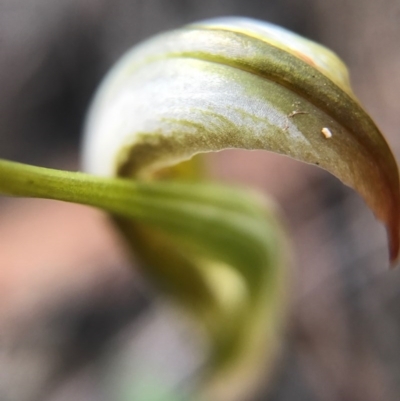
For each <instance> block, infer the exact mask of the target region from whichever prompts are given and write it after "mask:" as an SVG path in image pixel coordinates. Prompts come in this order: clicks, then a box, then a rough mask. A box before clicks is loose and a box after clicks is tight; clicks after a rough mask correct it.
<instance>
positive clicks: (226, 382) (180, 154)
mask: <svg viewBox="0 0 400 401" xmlns="http://www.w3.org/2000/svg"><path fill="white" fill-rule="evenodd" d="M232 148H237V149H248V150H255V149H264V150H268V151H272V152H277V153H280V154H283V155H286V156H290V157H292V158H294V159H296V160H299V161H302V162H306V163H311V164H314V165H316V166H318V167H320V168H323V169H325V170H327V171H328V172H330V173H332V174H333V175H335V176H336V177H337V178H339V179H340V180H341V181H342V182H343V183H344V184H346V185H348V186H350V187H352V188H353V189H355V190H356V191H357V192H358V193H359V194H360V195H361V196H362V197H363V198H364V200H365V202H366V203H367V205H368V206H369V207H370V208H371V209H372V211H373V212H374V214H375V215H376V217H377V218H378V219H379V220H381V221H382V222H383V223H384V224H385V226H386V229H387V233H388V239H389V253H390V260H391V261H392V263H394V262H395V261H396V259H397V257H398V254H399V224H400V208H399V206H400V202H399V201H400V192H399V175H398V169H397V165H396V161H395V159H394V157H393V155H392V153H391V151H390V149H389V147H388V145H387V143H386V141H385V139H384V137H383V136H382V134H381V133H380V131H379V130H378V128H377V127H376V125H375V124H374V122H373V121H372V119H371V118H370V117H369V116H368V114H367V113H366V112H365V111H364V110H363V108H362V107H361V106H360V103H359V102H358V101H357V99H356V97H355V95H354V94H353V92H352V90H351V88H350V84H349V79H348V72H347V69H346V67H345V65H344V64H343V62H342V61H341V60H340V59H339V58H338V57H337V56H336V55H335V54H334V53H332V52H331V51H330V50H328V49H326V48H324V47H323V46H321V45H318V44H316V43H313V42H312V41H310V40H307V39H304V38H302V37H300V36H298V35H296V34H294V33H291V32H289V31H287V30H285V29H283V28H280V27H277V26H275V25H272V24H268V23H265V22H260V21H254V20H250V19H246V18H219V19H213V20H209V21H203V22H198V23H195V24H192V25H188V26H185V27H183V28H181V29H177V30H173V31H171V32H166V33H162V34H160V35H158V36H156V37H154V38H152V39H150V40H147V41H145V42H144V43H142V44H140V45H138V46H136V47H134V48H133V49H132V50H130V51H129V52H128V53H127V54H126V55H125V56H123V58H122V59H121V60H120V61H119V62H118V63H117V64H116V66H115V67H113V69H112V70H111V72H110V73H109V74H108V75H107V77H106V78H105V80H104V82H103V83H102V84H101V86H100V89H99V90H98V92H97V94H96V96H95V98H94V101H93V103H92V106H91V108H90V111H89V114H88V117H87V123H86V127H85V135H84V143H83V152H82V163H83V166H84V170H85V171H86V173H74V172H66V171H59V170H51V169H45V168H41V167H34V166H28V165H23V164H19V163H15V162H10V161H5V160H1V161H0V193H3V194H7V195H13V196H30V197H41V198H49V199H58V200H64V201H68V202H76V203H82V204H86V205H92V206H94V207H98V208H101V209H103V210H105V211H107V212H108V213H110V215H111V216H113V219H114V221H115V223H116V225H117V227H118V228H119V229H120V230H122V232H123V233H124V234H125V236H126V238H127V240H128V242H129V244H130V245H131V248H132V251H133V252H134V253H135V254H137V255H139V256H140V258H141V260H142V271H143V274H144V275H145V276H146V277H147V278H148V280H149V281H150V282H151V283H153V285H154V286H155V287H156V288H158V289H159V290H160V292H161V293H163V294H165V295H167V296H168V297H170V299H171V300H173V302H175V304H176V305H178V306H179V307H181V308H183V309H184V310H186V311H187V312H188V315H190V316H191V317H192V319H193V320H194V321H195V322H196V323H197V324H198V327H199V328H200V330H202V332H204V333H205V336H206V337H207V339H208V341H209V344H210V355H209V358H208V361H209V362H208V364H207V367H206V368H205V372H204V376H203V379H202V381H201V385H200V389H199V394H201V395H202V396H203V398H204V399H212V400H234V399H241V398H240V397H244V394H246V392H248V391H250V389H251V388H252V387H253V386H254V384H255V383H256V382H257V380H259V379H260V377H261V375H265V371H266V370H268V369H271V367H272V364H273V361H274V359H275V355H276V353H277V350H278V349H279V344H280V338H281V335H282V325H283V321H284V316H285V305H286V294H287V260H286V259H287V258H286V256H285V255H286V250H287V245H286V242H287V241H286V236H285V234H284V230H283V229H282V225H281V223H280V220H279V217H277V214H276V207H274V206H273V205H272V203H271V202H270V201H267V200H266V199H264V198H263V197H262V196H260V195H259V194H256V193H248V192H246V191H243V190H241V189H237V188H231V187H227V186H225V185H221V184H216V183H208V182H206V181H204V178H203V171H202V169H201V166H200V162H199V157H200V158H201V154H204V153H207V152H217V151H221V150H224V149H232ZM196 155H200V156H196ZM194 156H196V157H194ZM266 157H267V156H266Z"/></svg>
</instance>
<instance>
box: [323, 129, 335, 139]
mask: <svg viewBox="0 0 400 401" xmlns="http://www.w3.org/2000/svg"><path fill="white" fill-rule="evenodd" d="M321 132H322V135H323V136H324V137H325V138H326V139H329V138H332V132H331V130H330V129H329V128H322V130H321Z"/></svg>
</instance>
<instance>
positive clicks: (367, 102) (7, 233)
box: [0, 0, 400, 401]
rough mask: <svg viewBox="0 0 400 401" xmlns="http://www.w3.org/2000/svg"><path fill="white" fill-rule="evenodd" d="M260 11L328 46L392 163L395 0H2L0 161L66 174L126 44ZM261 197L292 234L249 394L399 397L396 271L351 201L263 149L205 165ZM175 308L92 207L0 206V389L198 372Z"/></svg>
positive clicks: (56, 398) (327, 400) (102, 391)
mask: <svg viewBox="0 0 400 401" xmlns="http://www.w3.org/2000/svg"><path fill="white" fill-rule="evenodd" d="M222 15H244V16H249V17H255V18H258V19H263V20H267V21H270V22H273V23H276V24H280V25H282V26H284V27H287V28H289V29H291V30H294V31H296V32H298V33H300V34H302V35H304V36H307V37H309V38H311V39H314V40H316V41H318V42H321V43H323V44H325V45H326V46H328V47H330V48H332V49H333V50H334V51H335V52H336V53H338V54H339V55H340V56H341V57H342V58H343V59H344V60H345V62H346V63H347V64H348V66H349V68H350V71H351V77H352V83H353V86H354V89H355V92H356V94H357V95H358V96H359V98H360V99H361V101H362V103H363V104H364V106H365V108H366V109H367V110H368V111H369V112H370V114H371V115H372V116H373V118H374V119H375V121H376V122H377V124H378V126H379V127H380V128H381V129H382V131H383V132H384V133H385V135H386V138H387V140H388V142H389V143H390V145H391V147H392V149H393V151H394V153H395V155H396V157H397V159H399V157H400V137H399V135H398V129H399V128H398V127H399V126H400V113H399V110H398V109H399V106H398V105H399V93H400V51H399V42H400V1H399V0H380V1H379V2H378V1H375V0H354V1H345V0H324V1H321V0H302V1H298V0H279V1H278V0H231V1H229V0H222V1H215V0H214V1H212V0H146V1H145V0H58V1H52V0H30V1H26V0H0V91H1V96H0V157H2V158H8V159H12V160H17V161H23V162H29V163H34V164H38V165H44V166H52V167H58V168H66V169H71V170H77V169H79V145H80V135H81V131H82V123H83V118H84V115H85V112H86V110H87V107H88V104H89V101H90V98H91V96H92V95H93V92H94V90H95V88H96V86H97V84H98V83H99V81H100V79H101V77H102V76H103V75H104V73H105V72H106V71H107V70H108V68H109V67H110V66H111V65H112V64H113V63H114V62H115V61H116V60H117V59H118V57H119V56H121V55H122V54H123V53H124V52H125V51H126V50H127V49H128V48H130V47H131V46H133V45H134V44H136V43H137V42H139V41H140V40H142V39H145V38H147V37H149V36H150V35H153V34H155V33H157V32H160V31H163V30H167V29H172V28H177V27H180V26H181V25H183V24H186V23H189V22H192V21H195V20H199V19H204V18H210V17H214V16H222ZM209 164H210V171H211V173H212V175H213V176H214V177H216V178H218V179H224V180H225V181H229V182H232V183H241V184H244V185H247V186H252V187H256V188H258V189H260V190H261V191H263V192H264V193H266V194H269V195H270V196H271V197H273V198H274V199H275V200H276V201H277V202H278V203H279V204H280V205H281V208H282V210H283V214H284V216H285V219H286V223H287V226H288V230H289V233H290V235H291V238H292V242H293V247H294V252H293V253H294V255H293V260H294V263H293V274H292V276H293V277H292V288H293V290H292V295H291V309H290V316H289V322H288V327H287V332H286V335H285V339H284V351H283V355H282V357H281V360H280V362H279V364H278V366H277V369H276V372H275V374H274V375H273V378H272V379H271V378H270V377H269V376H268V377H267V376H266V380H265V385H264V386H263V388H260V391H259V396H258V398H256V399H258V400H268V401H283V400H285V401H292V400H293V401H303V400H304V401H314V400H322V401H358V400H360V401H381V400H386V401H391V400H393V401H396V400H398V399H400V381H399V380H398V378H399V377H400V342H399V338H400V302H399V301H400V271H399V270H394V271H389V270H388V262H387V249H386V237H385V233H384V230H383V228H382V227H381V225H380V224H378V223H377V222H376V221H375V220H374V218H373V216H372V214H371V213H370V211H369V210H367V208H366V206H365V205H364V203H363V202H362V201H361V199H360V198H359V197H358V196H357V195H356V194H354V193H353V192H352V191H350V190H349V189H348V188H345V187H344V186H343V185H342V184H340V183H339V182H338V181H337V180H336V179H335V178H332V177H331V176H329V175H328V174H326V173H324V172H323V171H321V170H318V169H316V168H314V167H310V166H307V165H301V164H299V163H296V162H293V161H291V160H289V159H287V158H284V157H279V156H276V155H272V154H269V153H265V152H254V153H251V155H250V154H249V153H246V152H240V151H226V152H222V153H221V154H218V155H213V156H211V157H210V158H209ZM193 342H195V340H194V339H193V338H191V336H190V335H188V332H187V328H186V327H185V325H184V323H183V322H182V321H181V319H180V318H179V316H177V315H176V313H175V312H174V311H173V310H172V309H171V308H170V307H169V306H168V305H167V304H166V303H165V302H164V301H163V300H160V299H158V298H157V296H156V295H155V294H153V292H152V290H151V288H148V285H147V284H146V283H144V282H143V280H142V279H141V278H140V276H139V275H138V274H137V273H136V270H135V267H134V266H132V262H131V261H130V260H129V259H128V257H127V253H126V250H125V245H124V242H123V241H122V240H121V238H120V237H119V236H118V233H116V232H115V231H114V229H113V227H112V225H111V224H110V222H109V221H108V219H107V217H106V216H104V215H103V214H102V213H100V212H98V211H96V210H92V209H90V208H86V207H82V206H76V205H70V204H65V203H61V202H51V201H39V200H23V199H9V198H1V199H0V399H1V400H2V401H36V400H37V401H39V400H40V401H61V400H62V401H72V400H74V401H81V400H82V401H83V400H85V401H92V400H93V401H108V400H118V401H128V400H130V401H131V400H138V398H137V394H138V392H140V391H142V392H143V391H145V387H146V386H151V380H150V376H149V372H154V371H157V372H158V375H159V377H161V378H162V380H164V381H165V383H166V385H167V386H179V385H181V384H182V383H185V382H187V381H188V378H190V377H191V375H193V374H195V372H196V369H198V366H199V364H201V358H199V355H196V347H195V346H193V344H192V343H193Z"/></svg>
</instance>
